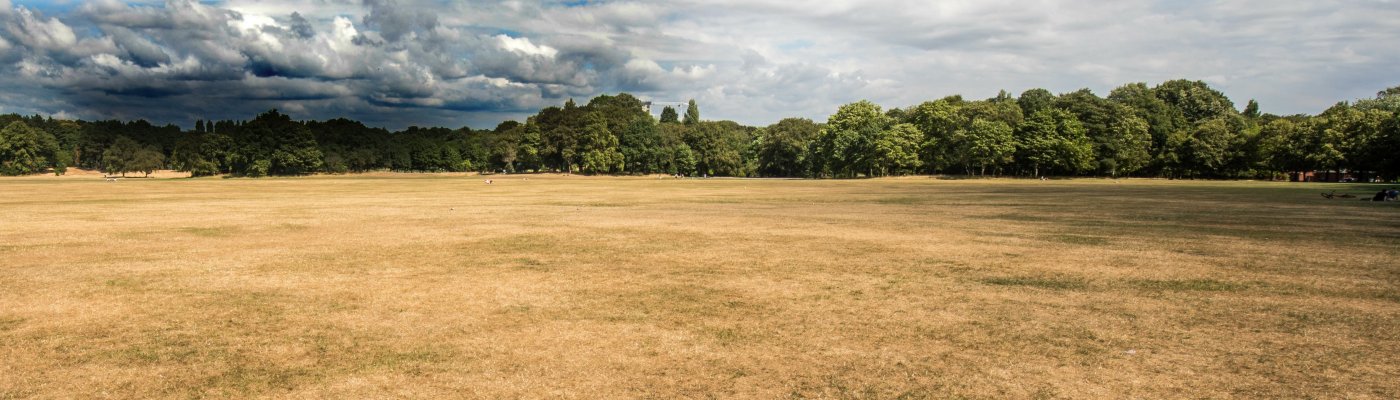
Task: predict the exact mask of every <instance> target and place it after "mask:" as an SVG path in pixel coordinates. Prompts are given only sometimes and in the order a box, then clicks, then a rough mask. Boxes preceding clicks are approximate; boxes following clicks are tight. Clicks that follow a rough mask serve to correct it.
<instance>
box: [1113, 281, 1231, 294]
mask: <svg viewBox="0 0 1400 400" xmlns="http://www.w3.org/2000/svg"><path fill="white" fill-rule="evenodd" d="M1130 283H1131V284H1132V285H1133V286H1136V287H1138V288H1142V289H1146V290H1158V291H1201V292H1238V291H1241V290H1244V289H1247V288H1249V285H1245V284H1241V283H1234V282H1225V281H1219V280H1215V279H1186V280H1157V279H1143V280H1135V281H1132V282H1130Z"/></svg>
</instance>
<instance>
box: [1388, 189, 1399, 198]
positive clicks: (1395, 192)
mask: <svg viewBox="0 0 1400 400" xmlns="http://www.w3.org/2000/svg"><path fill="white" fill-rule="evenodd" d="M1397 197H1400V190H1395V188H1390V189H1386V191H1385V201H1395V200H1396V198H1397Z"/></svg>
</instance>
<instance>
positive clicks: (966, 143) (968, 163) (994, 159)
mask: <svg viewBox="0 0 1400 400" xmlns="http://www.w3.org/2000/svg"><path fill="white" fill-rule="evenodd" d="M952 143H953V144H952V147H953V148H954V149H955V150H954V153H956V154H958V155H959V158H958V161H959V164H962V165H963V168H964V169H965V170H966V171H968V173H969V174H971V171H972V167H973V166H976V167H977V170H978V173H979V174H981V175H986V174H987V167H988V166H993V167H995V166H999V165H1003V164H1007V163H1010V162H1011V160H1012V156H1013V155H1015V154H1016V138H1015V135H1014V130H1013V129H1012V128H1011V126H1010V125H1007V124H1006V123H1005V122H1001V121H988V120H984V119H981V118H976V119H973V120H972V124H971V125H970V126H968V127H967V128H966V129H961V130H959V131H958V132H957V134H956V135H954V138H953V140H952Z"/></svg>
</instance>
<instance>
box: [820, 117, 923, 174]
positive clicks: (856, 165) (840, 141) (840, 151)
mask: <svg viewBox="0 0 1400 400" xmlns="http://www.w3.org/2000/svg"><path fill="white" fill-rule="evenodd" d="M891 122H892V121H890V119H889V117H887V116H885V114H884V113H883V112H882V111H881V110H880V106H878V105H875V103H872V102H870V101H868V100H861V101H858V102H855V103H850V104H846V105H843V106H841V108H840V109H837V110H836V114H832V115H831V117H830V118H828V119H827V123H826V126H825V127H824V128H823V129H822V133H821V135H820V138H819V139H818V148H819V149H820V152H819V157H821V158H822V159H823V160H824V162H823V165H824V166H825V168H824V170H826V171H829V172H830V173H832V174H835V175H836V176H846V177H855V176H856V174H858V173H861V172H864V173H866V174H867V175H873V174H874V172H875V168H876V164H875V157H876V152H875V142H876V140H877V139H878V138H879V137H880V134H881V132H883V131H884V130H886V129H887V128H888V127H889V126H890V123H891ZM916 128H917V126H916Z"/></svg>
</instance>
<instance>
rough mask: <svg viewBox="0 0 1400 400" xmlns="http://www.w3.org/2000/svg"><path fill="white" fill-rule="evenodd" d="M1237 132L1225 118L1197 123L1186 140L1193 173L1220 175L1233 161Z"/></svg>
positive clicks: (1187, 156) (1187, 158) (1188, 162)
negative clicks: (1232, 149)
mask: <svg viewBox="0 0 1400 400" xmlns="http://www.w3.org/2000/svg"><path fill="white" fill-rule="evenodd" d="M1237 136H1238V135H1237V134H1236V133H1235V132H1233V131H1232V130H1231V129H1230V126H1229V124H1228V123H1227V121H1226V120H1225V119H1223V118H1220V119H1213V120H1210V121H1206V122H1204V123H1201V124H1199V125H1196V129H1195V131H1193V132H1192V134H1191V136H1190V137H1189V138H1188V139H1187V141H1186V146H1185V148H1186V150H1187V152H1186V154H1185V155H1186V160H1187V165H1188V166H1189V167H1190V168H1191V169H1190V171H1191V173H1192V174H1193V175H1207V176H1218V174H1220V173H1221V171H1222V170H1223V169H1224V167H1225V166H1226V165H1227V164H1229V163H1230V161H1231V158H1230V157H1231V156H1232V154H1231V152H1230V150H1231V147H1232V146H1233V145H1234V144H1235V140H1236V138H1237Z"/></svg>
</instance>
